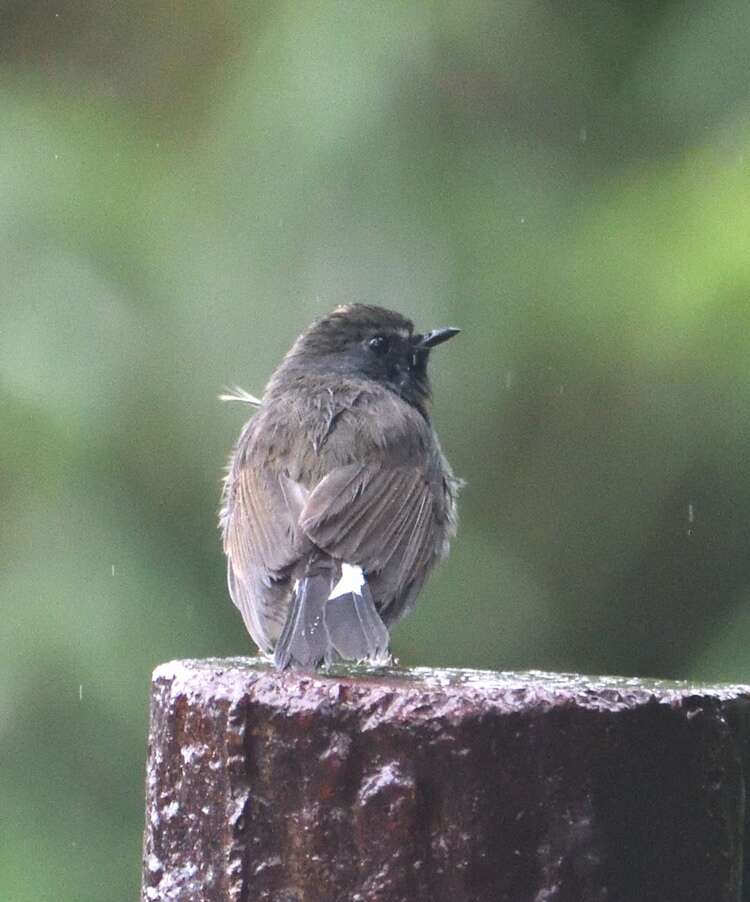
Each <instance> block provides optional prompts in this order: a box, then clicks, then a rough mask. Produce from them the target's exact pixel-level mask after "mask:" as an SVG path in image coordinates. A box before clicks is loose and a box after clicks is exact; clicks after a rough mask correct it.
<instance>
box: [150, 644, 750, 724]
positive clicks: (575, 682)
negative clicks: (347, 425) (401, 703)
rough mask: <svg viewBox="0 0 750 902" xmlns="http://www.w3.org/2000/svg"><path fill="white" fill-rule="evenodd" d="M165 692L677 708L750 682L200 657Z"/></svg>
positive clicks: (172, 676)
mask: <svg viewBox="0 0 750 902" xmlns="http://www.w3.org/2000/svg"><path fill="white" fill-rule="evenodd" d="M153 680H154V683H161V682H168V683H170V684H171V690H170V691H171V692H172V694H175V693H184V694H188V695H200V696H205V697H206V698H209V697H211V698H217V697H226V698H228V699H234V700H237V699H238V698H239V697H241V696H243V695H246V694H248V693H252V694H253V695H254V696H256V697H258V696H259V695H261V696H263V698H264V700H266V701H268V702H269V703H274V700H275V699H276V698H279V699H280V698H282V697H283V698H284V699H285V700H287V701H288V700H289V698H290V697H296V698H297V699H298V700H299V701H300V702H301V701H302V699H303V697H304V698H305V699H307V701H308V702H311V701H313V699H315V698H317V699H318V700H320V699H327V700H328V701H332V700H333V701H341V702H345V701H355V700H357V701H360V702H361V701H364V700H367V699H372V700H376V699H379V698H382V697H383V696H398V697H401V698H403V699H404V700H409V701H410V702H411V704H410V707H413V706H414V705H415V704H416V705H417V707H418V706H419V704H420V703H421V704H425V703H426V704H428V705H430V706H433V705H435V704H438V705H444V704H446V703H447V704H450V703H451V702H453V703H455V702H461V703H462V704H466V703H469V704H478V705H481V706H482V707H485V708H490V709H496V710H500V711H506V712H508V711H514V710H520V709H528V708H542V709H549V708H554V707H560V706H571V705H572V706H574V707H580V708H589V709H593V710H608V711H620V710H624V709H629V708H636V707H640V706H641V705H644V704H654V703H657V704H665V705H672V706H674V707H682V706H683V705H685V704H686V703H693V702H695V703H697V702H699V701H700V700H701V699H704V700H707V699H713V700H715V701H718V702H722V701H732V700H735V699H744V700H747V701H750V686H748V685H740V684H728V683H717V684H703V683H694V682H687V681H677V680H656V679H640V678H635V677H617V676H585V675H581V674H575V673H546V672H543V671H538V670H530V671H523V672H510V671H491V670H470V669H460V668H428V667H413V668H408V669H407V668H398V667H372V666H369V665H351V664H346V665H338V666H336V667H330V668H327V669H323V670H319V671H316V672H314V673H307V672H299V671H285V672H283V673H280V672H279V671H277V670H275V669H274V668H273V667H272V665H270V664H269V663H268V662H267V661H265V660H264V659H262V658H249V657H248V658H205V659H185V660H176V661H170V662H168V663H165V664H161V665H160V666H158V667H157V668H156V670H155V671H154V674H153Z"/></svg>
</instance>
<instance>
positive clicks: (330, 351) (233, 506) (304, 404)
mask: <svg viewBox="0 0 750 902" xmlns="http://www.w3.org/2000/svg"><path fill="white" fill-rule="evenodd" d="M458 332H459V330H458V329H453V328H447V329H436V330H434V331H431V332H426V333H422V334H415V333H414V326H413V324H412V323H411V322H410V321H409V320H408V319H405V318H404V317H403V316H401V315H400V314H398V313H395V312H393V311H390V310H386V309H383V308H381V307H371V306H367V305H363V304H352V305H348V306H344V307H338V308H336V309H335V310H334V311H333V312H332V313H330V314H328V315H327V316H324V317H322V318H321V319H318V320H316V321H315V322H314V323H313V324H312V325H311V326H310V327H309V328H308V329H307V330H306V331H305V332H303V333H302V335H300V336H299V338H298V339H297V340H296V342H295V343H294V345H293V346H292V348H291V350H290V351H289V352H288V353H287V355H286V357H285V358H284V360H283V361H282V363H281V365H280V366H279V367H278V369H277V370H276V371H275V372H274V374H273V375H272V377H271V379H270V381H269V383H268V385H267V386H266V390H265V393H264V395H263V398H262V400H261V401H260V402H259V405H258V411H257V413H255V414H254V416H253V417H252V419H251V420H250V421H249V422H248V423H247V424H246V425H245V427H244V429H243V430H242V433H241V435H240V438H239V440H238V442H237V445H236V446H235V449H234V452H233V454H232V456H231V459H230V463H229V468H228V472H227V476H226V479H225V481H224V492H223V499H222V501H223V504H222V510H221V516H220V526H221V530H222V534H223V540H224V551H225V552H226V555H227V560H228V579H229V592H230V594H231V596H232V600H233V601H234V603H235V605H236V606H237V607H238V608H239V610H240V612H241V613H242V617H243V619H244V621H245V625H246V627H247V629H248V631H249V633H250V635H251V636H252V638H253V640H254V641H255V643H256V644H257V645H258V647H259V648H260V649H261V651H262V652H264V653H265V654H267V655H271V654H273V655H274V661H275V664H276V666H277V667H279V668H282V669H283V668H285V667H288V666H293V667H298V668H311V667H316V666H318V665H319V664H320V663H322V662H325V663H332V662H335V661H339V660H360V661H364V660H366V661H371V662H373V663H380V664H382V663H387V661H388V660H389V644H390V639H389V632H388V630H389V627H391V626H392V625H393V624H394V623H396V621H398V620H399V619H400V618H401V617H403V616H404V614H406V613H408V612H409V611H410V610H411V609H412V608H413V606H414V603H415V600H416V598H417V595H418V594H419V591H420V589H421V588H422V586H423V585H424V582H425V580H426V579H427V576H428V574H429V573H430V571H431V570H432V568H433V567H434V565H435V563H436V562H437V561H438V560H439V559H440V558H442V557H444V556H445V555H446V554H447V552H448V545H449V542H450V539H451V538H452V537H453V535H454V534H455V531H456V496H457V493H458V489H459V487H460V485H461V481H460V480H459V479H457V478H456V477H455V476H454V475H453V472H452V470H451V468H450V466H449V464H448V461H447V460H446V458H445V456H444V455H443V453H442V451H441V449H440V444H439V442H438V439H437V435H436V434H435V431H434V430H433V428H432V426H431V425H430V418H429V411H430V388H429V381H428V378H427V360H428V357H429V354H430V350H431V349H432V348H434V347H435V346H436V345H438V344H441V343H442V342H444V341H446V340H447V339H449V338H451V337H452V336H454V335H455V334H457V333H458ZM234 397H237V398H238V399H241V400H248V398H251V399H252V396H250V395H244V396H243V395H235V396H234ZM255 400H256V399H252V401H255Z"/></svg>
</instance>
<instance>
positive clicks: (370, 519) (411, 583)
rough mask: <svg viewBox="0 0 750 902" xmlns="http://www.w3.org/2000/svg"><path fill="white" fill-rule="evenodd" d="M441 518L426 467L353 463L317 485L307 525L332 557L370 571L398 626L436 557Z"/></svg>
mask: <svg viewBox="0 0 750 902" xmlns="http://www.w3.org/2000/svg"><path fill="white" fill-rule="evenodd" d="M434 516H435V515H434V499H433V490H432V486H431V484H430V481H429V480H428V478H427V475H426V474H425V472H424V470H423V469H421V468H420V467H418V466H415V465H410V466H406V465H405V466H397V467H390V468H378V467H376V466H375V465H373V464H369V465H362V464H353V465H351V466H347V467H342V468H340V469H338V470H334V471H332V472H331V473H329V474H328V475H327V476H326V477H325V478H324V479H322V480H321V481H320V483H318V485H317V486H316V488H315V489H314V490H313V491H312V493H311V494H310V497H309V499H308V501H307V504H306V505H305V507H304V509H303V511H302V514H301V517H300V526H301V527H302V529H303V530H304V532H305V534H306V535H307V536H308V537H309V538H310V540H311V541H312V542H314V543H315V545H317V546H318V547H319V548H321V549H322V550H323V551H325V552H326V553H327V554H330V555H331V556H332V557H335V558H338V559H339V560H344V561H347V562H349V563H351V564H357V565H358V566H360V567H362V568H363V569H364V570H365V571H366V572H367V574H368V583H369V584H370V586H371V588H372V591H373V596H374V598H375V602H376V605H377V607H378V610H379V611H380V613H381V615H383V617H384V619H386V621H387V622H393V620H395V619H397V618H398V617H399V616H400V615H401V614H402V613H403V610H404V608H405V606H406V605H407V604H408V603H409V602H410V601H411V600H412V599H413V598H414V597H415V596H416V594H417V592H418V591H419V589H420V588H421V586H422V584H423V582H424V580H425V578H426V577H427V574H428V572H429V570H430V568H431V566H432V564H433V562H434V560H435V558H436V555H437V548H436V544H435V534H436V532H437V531H436V530H435V529H434V526H435V522H434Z"/></svg>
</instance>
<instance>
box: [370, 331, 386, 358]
mask: <svg viewBox="0 0 750 902" xmlns="http://www.w3.org/2000/svg"><path fill="white" fill-rule="evenodd" d="M388 346H389V342H388V339H387V338H386V337H385V335H375V336H373V337H372V338H371V339H370V340H369V341H368V342H367V347H368V348H369V349H370V350H371V351H375V353H376V354H385V353H386V352H387V351H388Z"/></svg>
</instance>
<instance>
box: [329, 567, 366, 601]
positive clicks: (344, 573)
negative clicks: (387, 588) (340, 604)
mask: <svg viewBox="0 0 750 902" xmlns="http://www.w3.org/2000/svg"><path fill="white" fill-rule="evenodd" d="M364 584H365V574H364V573H363V572H362V568H361V567H357V565H356V564H347V563H346V561H344V563H343V564H342V565H341V579H340V580H339V581H338V582H337V583H336V585H335V586H334V587H333V589H331V594H330V595H329V596H328V600H329V601H332V600H333V599H334V598H340V597H341V596H342V595H361V594H362V586H364Z"/></svg>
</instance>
